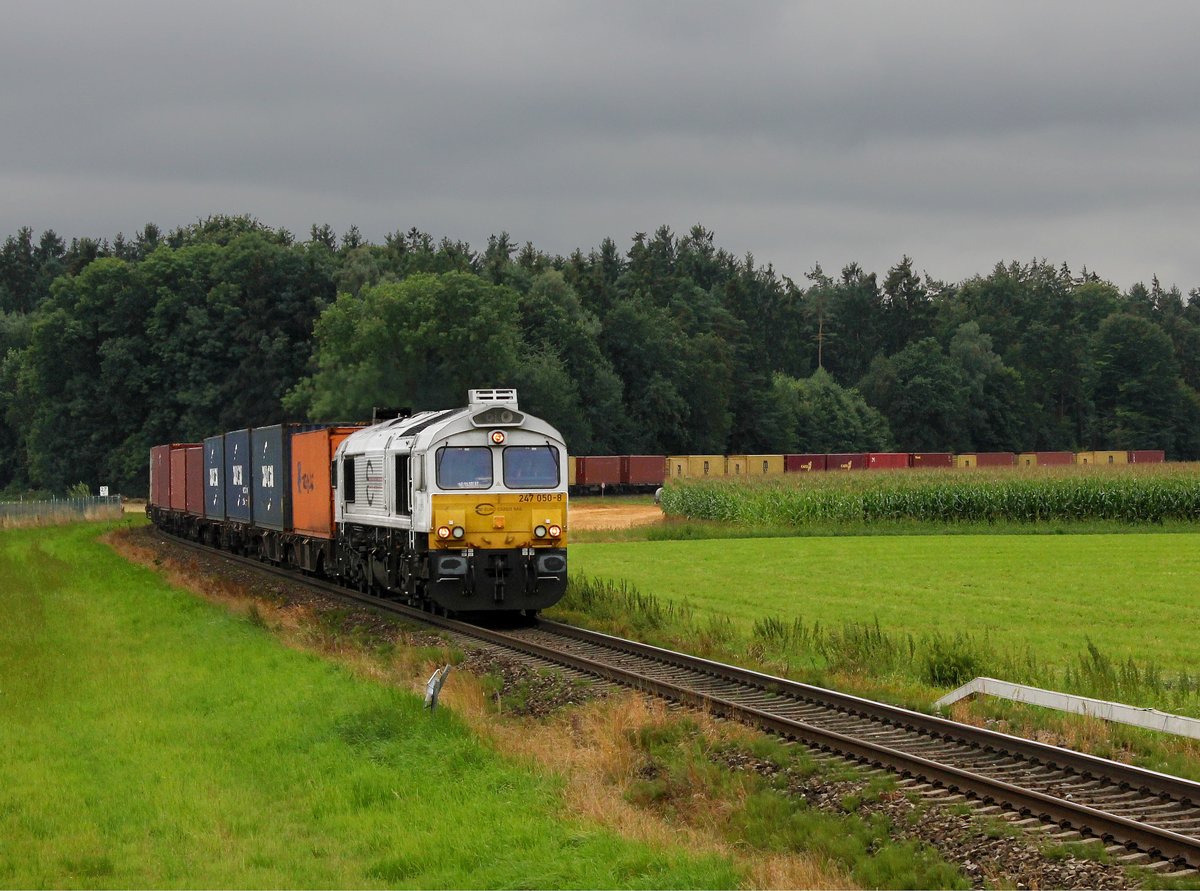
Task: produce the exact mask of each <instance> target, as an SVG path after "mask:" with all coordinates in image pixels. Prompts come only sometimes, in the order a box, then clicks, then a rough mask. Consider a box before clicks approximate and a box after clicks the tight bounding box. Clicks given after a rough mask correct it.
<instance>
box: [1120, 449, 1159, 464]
mask: <svg viewBox="0 0 1200 891" xmlns="http://www.w3.org/2000/svg"><path fill="white" fill-rule="evenodd" d="M1166 459H1167V455H1166V453H1165V452H1164V451H1162V449H1136V450H1134V451H1131V452H1130V453H1129V463H1130V464H1162V463H1163V461H1165V460H1166Z"/></svg>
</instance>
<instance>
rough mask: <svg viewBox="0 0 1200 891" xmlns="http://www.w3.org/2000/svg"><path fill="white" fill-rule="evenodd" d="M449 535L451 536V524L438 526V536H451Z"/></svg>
mask: <svg viewBox="0 0 1200 891" xmlns="http://www.w3.org/2000/svg"><path fill="white" fill-rule="evenodd" d="M449 537H450V527H449V526H438V538H449Z"/></svg>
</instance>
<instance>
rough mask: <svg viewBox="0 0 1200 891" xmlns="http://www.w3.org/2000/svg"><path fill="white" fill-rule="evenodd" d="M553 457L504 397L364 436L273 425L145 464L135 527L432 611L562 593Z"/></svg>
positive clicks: (555, 444)
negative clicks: (144, 490) (143, 518)
mask: <svg viewBox="0 0 1200 891" xmlns="http://www.w3.org/2000/svg"><path fill="white" fill-rule="evenodd" d="M566 468H567V449H566V445H565V443H564V442H563V439H562V437H561V436H560V435H559V433H558V431H556V430H555V429H554V427H552V426H551V425H550V424H548V423H546V422H545V421H543V420H540V419H538V418H535V417H533V416H532V415H529V414H528V413H525V412H522V411H521V410H520V407H519V405H518V401H517V393H516V391H515V390H512V389H490V390H483V389H480V390H471V391H469V394H468V405H467V406H466V407H465V408H456V409H447V410H439V411H423V412H418V413H416V414H408V413H401V414H400V416H398V417H394V418H391V419H389V420H385V421H382V422H380V423H376V424H373V425H371V426H365V427H347V426H316V425H307V426H302V425H275V426H274V427H267V428H255V429H253V430H239V431H233V432H230V433H225V434H221V435H218V436H214V437H209V438H208V439H206V440H205V441H204V443H203V445H201V444H199V443H182V444H180V443H175V444H170V445H162V446H156V447H154V448H153V449H151V459H150V492H151V497H150V503H149V505H148V506H147V513H148V515H149V517H150V519H151V521H152V522H154V523H155V525H157V526H158V527H160V528H162V529H164V530H166V531H168V532H172V533H174V534H178V535H182V536H185V537H188V538H191V539H194V540H197V541H201V542H204V543H206V544H209V545H211V546H214V547H219V548H224V549H227V550H231V551H234V552H237V553H243V554H250V555H254V556H258V557H259V558H261V559H263V560H266V561H269V562H272V563H276V564H279V565H284V566H290V567H293V568H297V569H301V570H304V571H306V572H309V573H311V574H314V575H318V576H322V577H327V578H331V579H335V580H337V581H339V582H341V583H343V584H346V585H349V586H351V587H354V588H357V589H358V590H361V591H364V592H371V593H376V594H379V595H382V596H385V597H390V598H394V599H397V600H402V601H405V602H408V603H411V604H413V605H417V606H422V607H425V608H431V609H435V610H440V611H443V612H472V613H473V612H499V611H509V612H523V613H525V614H527V615H533V614H535V613H536V612H537V611H538V610H541V609H545V608H546V607H548V606H551V605H553V604H554V603H556V602H557V601H558V600H559V599H561V597H562V596H563V594H564V593H565V591H566V583H567V482H568V480H567V477H568V474H567V469H566Z"/></svg>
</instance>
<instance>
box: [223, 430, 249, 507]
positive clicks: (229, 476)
mask: <svg viewBox="0 0 1200 891" xmlns="http://www.w3.org/2000/svg"><path fill="white" fill-rule="evenodd" d="M252 471H253V468H252V467H251V466H250V430H249V428H247V429H245V430H234V431H232V432H230V433H226V434H225V516H226V517H227V518H228V519H230V520H237V521H239V522H242V523H249V522H250V520H251V514H250V498H251V494H252V493H251V490H250V475H251V472H252Z"/></svg>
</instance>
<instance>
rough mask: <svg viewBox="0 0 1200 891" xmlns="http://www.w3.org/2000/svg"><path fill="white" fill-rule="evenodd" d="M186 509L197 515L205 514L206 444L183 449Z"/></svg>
mask: <svg viewBox="0 0 1200 891" xmlns="http://www.w3.org/2000/svg"><path fill="white" fill-rule="evenodd" d="M183 454H184V459H183V464H184V473H183V475H184V479H185V480H186V483H185V485H186V490H185V492H184V509H185V510H186V511H187V512H188V513H189V514H195V515H196V516H197V517H202V516H204V446H201V445H194V446H191V445H190V446H188V447H187V448H185V449H184V450H183Z"/></svg>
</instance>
